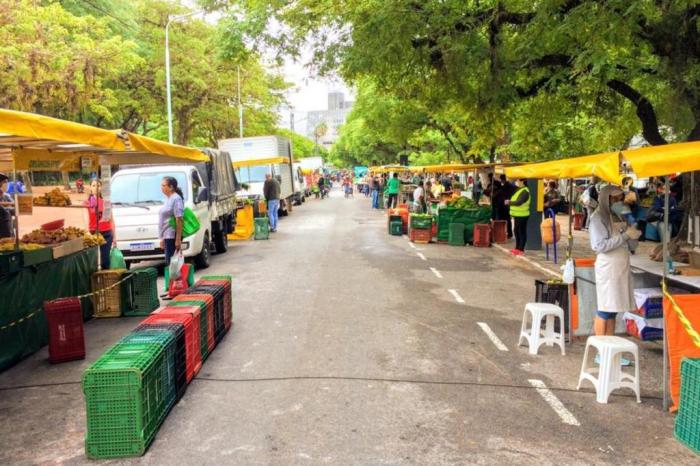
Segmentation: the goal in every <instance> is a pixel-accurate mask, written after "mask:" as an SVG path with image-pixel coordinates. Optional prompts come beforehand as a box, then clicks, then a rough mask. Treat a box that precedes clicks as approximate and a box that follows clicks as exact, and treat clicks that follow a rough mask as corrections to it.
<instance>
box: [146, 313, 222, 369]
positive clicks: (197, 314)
mask: <svg viewBox="0 0 700 466" xmlns="http://www.w3.org/2000/svg"><path fill="white" fill-rule="evenodd" d="M200 312H201V309H200V307H199V306H196V305H192V306H167V305H166V306H163V307H159V308H158V309H156V310H155V311H153V312H152V313H151V315H152V316H153V315H179V314H189V315H191V316H192V318H193V319H195V320H196V321H197V322H201V319H202V317H201V315H200ZM198 325H199V324H198ZM207 326H209V322H208V320H207ZM199 331H200V341H201V332H202V327H201V326H200V327H199ZM209 336H210V332H209V331H208V330H207V349H208V348H210V347H211V342H210V341H209ZM199 349H200V358H201V357H202V355H201V350H202V348H201V345H200V347H199ZM208 351H209V352H211V350H210V349H209V350H208ZM202 363H204V362H203V361H202Z"/></svg>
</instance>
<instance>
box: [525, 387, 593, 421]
mask: <svg viewBox="0 0 700 466" xmlns="http://www.w3.org/2000/svg"><path fill="white" fill-rule="evenodd" d="M528 382H530V385H532V386H533V387H535V390H537V393H539V394H540V396H542V398H544V401H546V402H547V404H549V406H551V408H552V409H553V410H554V412H555V413H557V414H558V415H559V417H560V418H561V422H563V423H564V424H569V425H570V426H580V425H581V423H579V422H578V419H576V418H575V417H574V415H573V414H571V411H569V410H568V409H566V407H564V405H563V404H562V402H561V401H559V398H557V397H556V395H554V393H552V392H551V391H550V390H549V389H548V388H547V386H546V385H545V384H544V382H542V381H541V380H538V379H529V380H528Z"/></svg>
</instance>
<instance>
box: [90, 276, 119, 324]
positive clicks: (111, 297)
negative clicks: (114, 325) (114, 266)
mask: <svg viewBox="0 0 700 466" xmlns="http://www.w3.org/2000/svg"><path fill="white" fill-rule="evenodd" d="M125 272H126V270H122V269H118V270H100V271H98V272H95V273H94V274H93V276H92V292H93V293H94V294H93V295H92V305H93V307H94V308H95V317H120V316H121V315H122V306H121V303H122V300H121V289H120V287H119V285H117V283H118V282H119V281H120V280H121V279H122V277H123V275H124V273H125Z"/></svg>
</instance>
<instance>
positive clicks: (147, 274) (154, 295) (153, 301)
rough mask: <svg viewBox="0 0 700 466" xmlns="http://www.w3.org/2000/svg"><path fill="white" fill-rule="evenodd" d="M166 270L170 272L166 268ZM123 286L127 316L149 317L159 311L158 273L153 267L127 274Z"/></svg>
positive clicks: (123, 306) (123, 310)
mask: <svg viewBox="0 0 700 466" xmlns="http://www.w3.org/2000/svg"><path fill="white" fill-rule="evenodd" d="M165 270H168V268H167V267H166V268H165ZM127 275H128V277H129V278H128V279H127V281H126V282H124V283H123V284H122V297H121V299H122V312H123V314H124V315H125V316H147V315H149V314H150V313H151V312H153V311H154V310H156V309H158V306H159V305H160V301H159V299H158V283H157V280H158V271H157V270H156V269H155V268H153V267H148V268H144V269H134V270H131V271H129V272H127Z"/></svg>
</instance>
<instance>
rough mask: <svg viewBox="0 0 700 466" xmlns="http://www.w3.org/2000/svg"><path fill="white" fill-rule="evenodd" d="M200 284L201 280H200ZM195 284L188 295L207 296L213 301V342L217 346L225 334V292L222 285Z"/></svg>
mask: <svg viewBox="0 0 700 466" xmlns="http://www.w3.org/2000/svg"><path fill="white" fill-rule="evenodd" d="M200 282H201V280H200ZM200 282H197V284H195V286H194V287H192V288H190V289H189V290H188V293H199V294H209V295H210V296H211V297H212V298H213V299H214V340H215V341H216V344H217V345H218V344H219V342H220V341H221V340H222V339H223V338H224V334H225V333H226V324H225V318H224V314H226V309H225V303H224V296H225V294H226V291H225V290H224V286H223V285H213V284H212V285H204V284H201V283H200Z"/></svg>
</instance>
